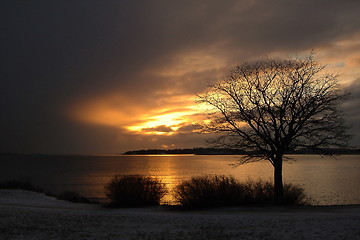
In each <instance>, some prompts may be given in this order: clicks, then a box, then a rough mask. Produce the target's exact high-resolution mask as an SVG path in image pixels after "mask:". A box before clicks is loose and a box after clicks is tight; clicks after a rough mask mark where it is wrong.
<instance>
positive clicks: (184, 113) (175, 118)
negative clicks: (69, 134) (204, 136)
mask: <svg viewBox="0 0 360 240" xmlns="http://www.w3.org/2000/svg"><path fill="white" fill-rule="evenodd" d="M119 102H120V103H121V104H118V103H119ZM126 102H127V101H126V98H125V97H119V96H117V97H114V96H112V97H111V96H107V97H104V98H102V99H97V100H93V101H88V102H83V103H79V104H78V105H73V106H72V108H71V109H70V110H68V111H67V112H68V115H70V116H71V118H73V119H76V120H78V121H81V122H85V123H88V124H95V125H103V126H111V127H116V128H119V129H123V130H126V131H128V132H129V133H132V134H138V135H164V136H171V135H174V134H176V133H179V132H181V131H190V132H191V131H193V130H192V129H191V126H192V125H193V124H195V123H196V122H197V121H199V120H201V119H203V115H202V114H203V112H204V109H205V106H203V105H198V104H196V103H195V97H194V96H191V95H190V96H189V95H186V96H172V97H167V96H166V95H165V97H162V98H159V99H158V102H159V103H160V104H159V105H166V106H168V107H167V108H157V107H156V106H155V107H154V106H148V107H146V106H142V107H140V106H139V105H137V106H133V104H131V103H128V104H126V105H125V104H123V103H126ZM185 127H187V129H186V130H182V129H184V128H185Z"/></svg>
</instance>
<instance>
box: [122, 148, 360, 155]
mask: <svg viewBox="0 0 360 240" xmlns="http://www.w3.org/2000/svg"><path fill="white" fill-rule="evenodd" d="M324 150H325V151H326V152H327V153H329V154H360V148H341V149H339V148H337V149H324ZM247 153H249V152H246V151H245V150H241V149H231V148H184V149H146V150H135V151H127V152H125V153H124V154H125V155H151V154H195V155H244V154H247ZM251 153H252V154H256V152H251ZM288 154H318V152H314V151H312V150H308V149H302V150H297V151H292V152H288Z"/></svg>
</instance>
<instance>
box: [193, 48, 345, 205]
mask: <svg viewBox="0 0 360 240" xmlns="http://www.w3.org/2000/svg"><path fill="white" fill-rule="evenodd" d="M323 69H324V66H321V65H319V64H318V63H317V62H316V61H315V60H314V54H310V55H309V56H308V57H306V58H304V59H295V60H291V59H286V60H272V59H267V60H265V61H259V62H255V63H245V64H242V65H239V66H236V67H235V68H234V69H233V70H232V71H231V73H230V75H229V76H228V77H227V78H226V79H225V80H223V81H220V82H218V83H216V84H214V85H211V86H209V89H208V90H207V91H206V92H205V93H203V94H201V95H199V101H200V102H201V103H206V104H208V105H210V106H211V110H209V111H210V117H209V121H205V122H204V123H203V124H202V126H201V129H202V132H205V133H221V135H220V137H218V138H217V139H215V140H214V143H216V144H217V146H222V147H230V148H237V149H243V150H247V152H248V154H247V155H245V156H244V157H243V158H242V159H241V160H240V161H239V164H241V163H247V162H254V161H259V160H262V159H266V160H269V161H270V162H271V164H272V165H273V166H274V202H275V203H276V204H281V202H282V199H283V180H282V166H283V161H284V160H286V157H285V156H284V155H285V154H286V153H287V152H289V151H293V150H297V149H304V148H305V149H312V150H313V151H315V152H317V153H320V154H326V152H325V151H324V149H326V148H331V147H343V146H346V143H347V139H348V135H346V134H345V130H346V127H345V125H344V120H343V113H342V111H341V110H340V109H339V105H340V102H341V101H342V100H343V99H344V98H345V95H346V94H345V93H343V92H341V90H340V88H339V84H338V81H337V78H338V76H337V75H334V74H329V73H325V74H321V72H322V70H323Z"/></svg>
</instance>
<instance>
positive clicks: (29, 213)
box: [0, 190, 360, 240]
mask: <svg viewBox="0 0 360 240" xmlns="http://www.w3.org/2000/svg"><path fill="white" fill-rule="evenodd" d="M0 239H1V240H2V239H4V240H5V239H6V240H10V239H46V240H48V239H76V240H85V239H86V240H89V239H106V240H108V239H131V240H135V239H149V240H150V239H151V240H152V239H155V240H156V239H164V240H165V239H166V240H170V239H179V240H180V239H194V240H202V239H227V240H228V239H292V240H295V239H322V240H324V239H326V240H330V239H360V206H328V207H296V208H285V207H284V208H280V207H279V208H250V209H248V208H228V209H215V210H206V211H175V210H170V209H168V208H166V207H156V208H132V209H107V208H103V207H101V206H99V205H89V204H75V203H68V202H65V201H60V200H56V199H54V198H52V197H48V196H45V195H43V194H39V193H34V192H28V191H23V190H0Z"/></svg>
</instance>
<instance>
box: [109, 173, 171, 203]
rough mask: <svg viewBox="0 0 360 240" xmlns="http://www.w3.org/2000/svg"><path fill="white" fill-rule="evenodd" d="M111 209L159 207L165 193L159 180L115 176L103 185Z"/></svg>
mask: <svg viewBox="0 0 360 240" xmlns="http://www.w3.org/2000/svg"><path fill="white" fill-rule="evenodd" d="M105 193H106V196H107V197H108V198H110V200H111V203H110V206H111V207H139V206H154V205H160V202H161V199H162V198H163V197H164V195H165V194H166V193H167V189H166V187H165V184H164V183H162V182H161V181H160V180H158V179H156V178H152V177H148V176H142V175H116V176H115V177H114V178H113V179H112V180H111V181H110V182H109V183H108V184H106V185H105Z"/></svg>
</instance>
